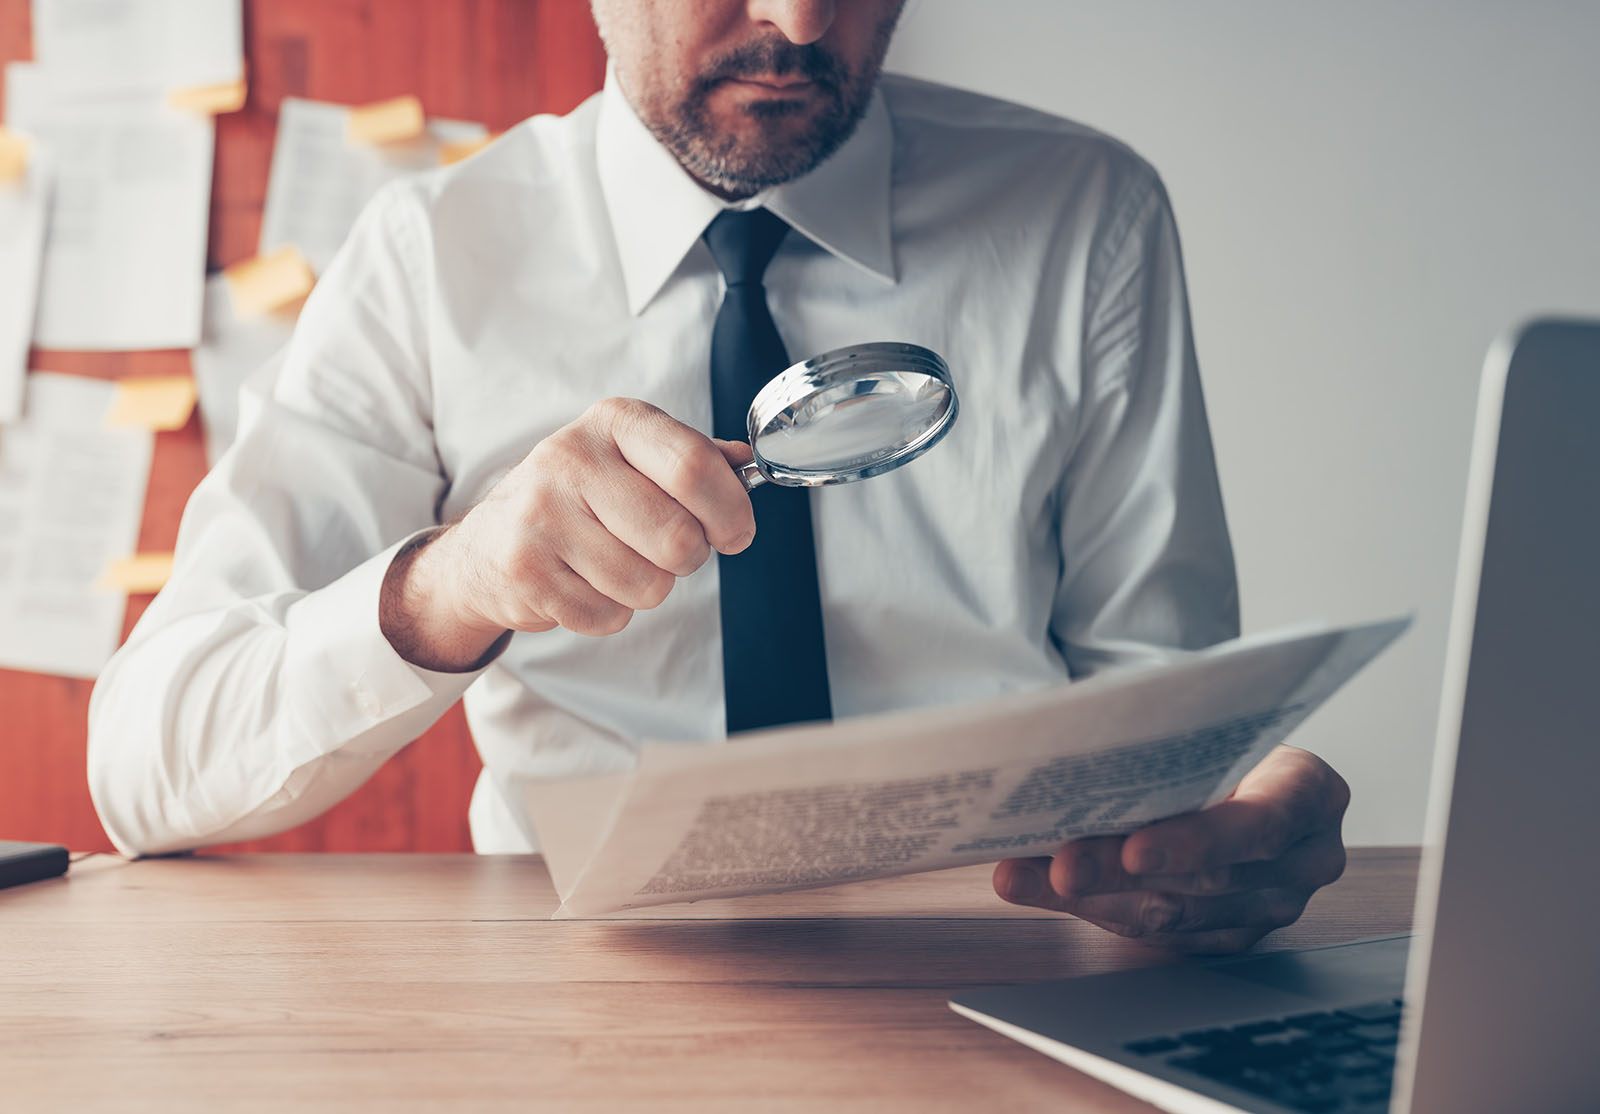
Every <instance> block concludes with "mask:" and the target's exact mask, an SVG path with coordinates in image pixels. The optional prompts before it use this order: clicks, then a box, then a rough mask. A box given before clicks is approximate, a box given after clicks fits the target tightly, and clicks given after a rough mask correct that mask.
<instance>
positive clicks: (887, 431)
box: [738, 341, 958, 491]
mask: <svg viewBox="0 0 1600 1114" xmlns="http://www.w3.org/2000/svg"><path fill="white" fill-rule="evenodd" d="M957 410H958V406H957V402H956V388H955V384H954V383H953V382H951V380H950V369H949V367H947V366H946V365H945V362H944V360H943V359H941V358H940V357H939V355H938V354H937V353H934V352H931V351H929V350H928V349H926V348H923V347H921V346H920V345H916V344H903V343H899V342H894V341H880V342H875V343H871V344H856V345H851V346H849V347H846V348H835V349H834V350H833V351H831V352H824V353H823V354H822V355H820V356H813V357H812V358H811V359H809V360H806V361H805V362H804V363H798V364H795V365H794V366H792V367H790V368H789V369H788V370H786V371H783V372H780V373H779V374H778V375H777V376H776V377H774V378H773V379H772V380H771V381H770V382H769V383H768V384H767V385H766V386H765V387H762V388H761V391H760V393H758V394H757V395H756V397H755V399H754V400H753V401H752V402H751V403H750V413H749V416H748V419H747V424H748V426H749V431H750V447H751V449H752V450H753V451H754V453H755V458H754V459H753V460H751V461H750V463H748V464H746V465H744V466H743V467H742V468H740V469H739V470H738V471H739V479H740V481H741V482H742V483H743V484H744V486H745V490H747V491H748V490H749V489H751V488H754V487H757V486H758V485H760V484H763V483H775V484H782V485H784V486H785V487H823V486H826V485H828V484H842V483H851V482H853V481H855V480H864V479H867V478H868V477H870V476H877V475H881V474H883V473H884V472H889V471H892V470H894V469H896V468H898V467H900V466H901V465H902V464H909V463H910V462H911V461H913V460H915V459H917V457H919V456H921V455H922V454H923V453H925V452H927V451H928V450H929V449H931V448H933V446H935V445H937V444H938V443H939V441H940V439H941V438H943V437H944V435H945V434H947V433H949V432H950V427H951V426H953V425H954V424H955V421H956V412H957Z"/></svg>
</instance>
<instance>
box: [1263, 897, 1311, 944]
mask: <svg viewBox="0 0 1600 1114" xmlns="http://www.w3.org/2000/svg"><path fill="white" fill-rule="evenodd" d="M1307 900H1308V898H1306V897H1300V896H1298V895H1288V894H1285V895H1284V896H1282V897H1279V898H1276V899H1274V900H1273V901H1271V902H1269V903H1268V904H1267V908H1266V926H1267V929H1266V930H1267V931H1268V932H1270V931H1272V930H1273V929H1275V928H1286V927H1287V926H1289V925H1292V924H1294V922H1295V921H1297V920H1299V919H1300V915H1301V914H1302V913H1304V912H1305V911H1306V901H1307ZM1262 935H1265V933H1263V934H1262Z"/></svg>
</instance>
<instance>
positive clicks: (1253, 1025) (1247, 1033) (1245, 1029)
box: [1232, 1021, 1289, 1037]
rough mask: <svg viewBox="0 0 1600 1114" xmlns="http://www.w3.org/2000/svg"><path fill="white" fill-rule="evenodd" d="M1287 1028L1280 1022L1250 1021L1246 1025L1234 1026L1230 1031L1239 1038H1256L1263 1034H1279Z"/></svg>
mask: <svg viewBox="0 0 1600 1114" xmlns="http://www.w3.org/2000/svg"><path fill="white" fill-rule="evenodd" d="M1288 1028H1289V1026H1287V1025H1285V1024H1284V1023H1283V1022H1281V1021H1252V1022H1250V1023H1249V1024H1248V1025H1235V1026H1234V1027H1233V1030H1232V1031H1233V1032H1234V1033H1237V1034H1238V1035H1239V1036H1241V1037H1258V1036H1261V1035H1263V1034H1265V1033H1281V1032H1283V1031H1284V1030H1286V1029H1288Z"/></svg>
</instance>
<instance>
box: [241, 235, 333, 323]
mask: <svg viewBox="0 0 1600 1114" xmlns="http://www.w3.org/2000/svg"><path fill="white" fill-rule="evenodd" d="M222 277H223V278H224V279H225V280H226V282H227V286H228V296H229V297H230V298H231V299H232V300H233V310H234V312H235V313H236V314H238V315H239V316H240V317H257V316H260V315H261V314H263V313H271V312H272V311H274V310H280V309H283V308H285V307H286V306H292V305H294V304H295V303H296V302H300V301H303V300H304V299H305V297H306V296H307V295H308V294H310V293H311V288H312V286H314V285H315V284H316V281H317V276H316V275H314V274H312V273H311V264H310V263H308V262H307V261H306V257H305V255H304V254H302V253H301V251H300V249H299V248H298V247H296V246H295V245H294V244H284V245H283V246H282V247H281V248H278V249H276V250H274V251H270V252H267V253H266V254H265V255H258V256H256V257H255V258H253V259H246V260H243V261H241V262H238V263H235V264H233V265H232V266H231V267H227V268H225V269H224V270H223V272H222Z"/></svg>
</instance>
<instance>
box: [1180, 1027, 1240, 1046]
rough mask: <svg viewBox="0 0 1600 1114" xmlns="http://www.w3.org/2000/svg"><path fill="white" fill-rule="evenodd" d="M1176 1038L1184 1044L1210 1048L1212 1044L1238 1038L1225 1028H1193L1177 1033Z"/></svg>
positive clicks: (1225, 1042) (1224, 1042)
mask: <svg viewBox="0 0 1600 1114" xmlns="http://www.w3.org/2000/svg"><path fill="white" fill-rule="evenodd" d="M1178 1039H1179V1040H1181V1041H1182V1042H1183V1043H1184V1044H1190V1045H1194V1046H1195V1047H1197V1048H1211V1047H1213V1046H1214V1045H1219V1044H1227V1043H1228V1042H1230V1041H1233V1040H1237V1039H1238V1038H1236V1037H1235V1036H1234V1035H1233V1033H1232V1032H1230V1031H1229V1030H1227V1029H1195V1030H1192V1031H1191V1032H1188V1033H1179V1034H1178Z"/></svg>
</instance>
